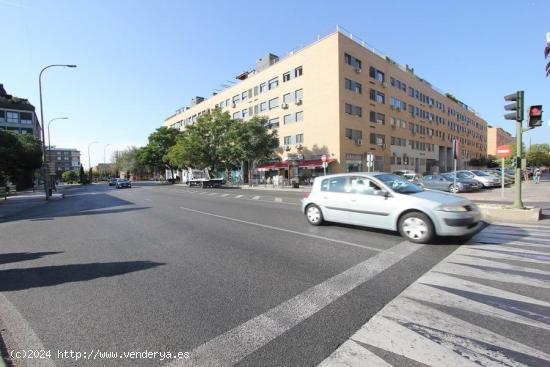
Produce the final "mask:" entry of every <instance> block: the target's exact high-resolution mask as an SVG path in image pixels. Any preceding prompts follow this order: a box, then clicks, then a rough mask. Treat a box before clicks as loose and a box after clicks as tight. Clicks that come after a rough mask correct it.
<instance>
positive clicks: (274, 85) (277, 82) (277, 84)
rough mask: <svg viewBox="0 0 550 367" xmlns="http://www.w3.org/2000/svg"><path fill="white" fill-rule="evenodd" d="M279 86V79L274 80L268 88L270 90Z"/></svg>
mask: <svg viewBox="0 0 550 367" xmlns="http://www.w3.org/2000/svg"><path fill="white" fill-rule="evenodd" d="M278 86H279V79H278V78H273V79H271V80H270V81H269V82H268V88H269V90H272V89H275V88H277V87H278Z"/></svg>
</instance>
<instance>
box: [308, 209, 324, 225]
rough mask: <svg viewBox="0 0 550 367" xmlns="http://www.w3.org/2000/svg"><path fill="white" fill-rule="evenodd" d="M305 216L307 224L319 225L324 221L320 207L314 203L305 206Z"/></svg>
mask: <svg viewBox="0 0 550 367" xmlns="http://www.w3.org/2000/svg"><path fill="white" fill-rule="evenodd" d="M306 218H307V221H308V222H309V224H311V225H314V226H320V225H321V224H323V221H324V219H323V213H322V212H321V209H320V208H319V207H318V206H317V205H315V204H310V205H308V206H307V207H306Z"/></svg>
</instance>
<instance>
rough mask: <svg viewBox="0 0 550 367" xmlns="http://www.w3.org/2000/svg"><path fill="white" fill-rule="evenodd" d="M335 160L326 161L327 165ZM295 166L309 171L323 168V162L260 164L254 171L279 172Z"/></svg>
mask: <svg viewBox="0 0 550 367" xmlns="http://www.w3.org/2000/svg"><path fill="white" fill-rule="evenodd" d="M335 160H336V159H333V158H330V159H327V163H329V164H330V163H332V162H334V161H335ZM289 165H290V166H292V165H297V166H298V167H300V168H309V169H315V168H323V161H322V160H320V159H305V160H296V161H284V162H269V163H264V164H260V165H259V166H258V167H256V170H258V171H260V172H263V171H270V170H279V169H281V168H282V169H288V166H289Z"/></svg>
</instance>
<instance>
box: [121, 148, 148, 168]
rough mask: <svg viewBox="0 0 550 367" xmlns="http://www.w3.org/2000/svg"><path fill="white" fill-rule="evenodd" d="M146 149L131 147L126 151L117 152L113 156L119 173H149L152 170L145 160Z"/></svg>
mask: <svg viewBox="0 0 550 367" xmlns="http://www.w3.org/2000/svg"><path fill="white" fill-rule="evenodd" d="M144 149H145V148H137V147H129V148H128V149H126V150H122V151H118V152H116V153H115V154H114V155H113V161H114V162H115V168H116V170H117V171H119V172H121V171H122V172H133V173H136V174H139V175H141V174H143V173H147V172H149V171H150V168H149V166H148V165H147V164H146V162H145V160H144V159H143V150H144Z"/></svg>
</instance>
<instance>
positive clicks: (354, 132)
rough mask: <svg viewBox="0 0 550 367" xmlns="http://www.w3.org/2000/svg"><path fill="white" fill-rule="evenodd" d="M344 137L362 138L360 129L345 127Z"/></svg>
mask: <svg viewBox="0 0 550 367" xmlns="http://www.w3.org/2000/svg"><path fill="white" fill-rule="evenodd" d="M345 134H346V138H348V139H351V140H354V141H355V140H361V139H363V132H362V131H361V130H353V129H346V132H345Z"/></svg>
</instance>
